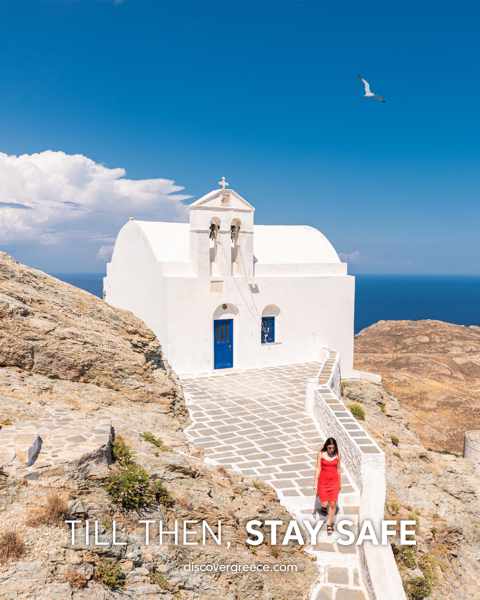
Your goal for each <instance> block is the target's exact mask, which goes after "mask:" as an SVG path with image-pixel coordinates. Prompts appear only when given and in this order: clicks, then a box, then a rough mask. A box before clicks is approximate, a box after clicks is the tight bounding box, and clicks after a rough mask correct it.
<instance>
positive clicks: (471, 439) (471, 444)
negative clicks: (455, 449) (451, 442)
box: [463, 431, 480, 474]
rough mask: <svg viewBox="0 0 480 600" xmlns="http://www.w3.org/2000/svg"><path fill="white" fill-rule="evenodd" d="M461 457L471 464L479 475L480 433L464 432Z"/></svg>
mask: <svg viewBox="0 0 480 600" xmlns="http://www.w3.org/2000/svg"><path fill="white" fill-rule="evenodd" d="M463 456H464V457H465V458H468V460H469V461H470V462H471V463H472V464H473V466H474V467H475V470H476V471H477V473H479V474H480V431H466V432H465V437H464V441H463Z"/></svg>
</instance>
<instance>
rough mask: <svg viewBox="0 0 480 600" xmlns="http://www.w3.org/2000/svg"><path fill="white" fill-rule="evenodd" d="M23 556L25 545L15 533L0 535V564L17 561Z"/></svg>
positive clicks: (9, 532) (7, 532)
mask: <svg viewBox="0 0 480 600" xmlns="http://www.w3.org/2000/svg"><path fill="white" fill-rule="evenodd" d="M24 554H25V544H24V543H23V540H22V538H21V537H20V535H19V534H18V533H17V532H16V531H5V532H4V533H2V534H1V535H0V564H3V563H7V562H9V561H11V560H18V559H19V558H21V557H22V556H23V555H24Z"/></svg>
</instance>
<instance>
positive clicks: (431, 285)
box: [54, 273, 480, 333]
mask: <svg viewBox="0 0 480 600" xmlns="http://www.w3.org/2000/svg"><path fill="white" fill-rule="evenodd" d="M54 275H55V277H58V279H62V280H63V281H66V282H67V283H70V284H72V285H75V286H77V287H79V288H82V289H84V290H87V291H88V292H90V293H92V294H95V296H98V297H99V298H101V297H102V278H103V275H102V274H101V273H80V274H79V273H75V274H72V273H70V274H68V273H56V274H54ZM355 278H356V286H355V296H356V298H355V333H358V332H359V331H361V330H362V329H364V328H365V327H368V326H369V325H372V324H373V323H376V322H377V321H380V320H398V319H413V320H416V319H438V320H440V321H448V322H450V323H458V324H460V325H480V277H478V276H460V275H428V276H426V275H356V276H355Z"/></svg>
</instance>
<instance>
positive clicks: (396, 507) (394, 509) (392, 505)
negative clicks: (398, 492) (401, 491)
mask: <svg viewBox="0 0 480 600" xmlns="http://www.w3.org/2000/svg"><path fill="white" fill-rule="evenodd" d="M387 507H388V512H389V513H390V514H391V515H398V513H399V512H400V504H399V503H398V502H397V501H396V500H392V501H391V502H389V503H388V505H387Z"/></svg>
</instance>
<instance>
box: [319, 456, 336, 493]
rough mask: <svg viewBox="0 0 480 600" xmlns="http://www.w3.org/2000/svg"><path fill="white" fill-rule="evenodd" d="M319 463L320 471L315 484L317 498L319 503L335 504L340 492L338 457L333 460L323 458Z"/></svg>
mask: <svg viewBox="0 0 480 600" xmlns="http://www.w3.org/2000/svg"><path fill="white" fill-rule="evenodd" d="M320 461H321V463H320V464H321V467H322V469H321V471H320V475H319V477H318V482H317V496H318V497H319V498H320V502H327V501H328V502H337V500H338V494H339V492H340V477H339V474H338V468H337V466H338V456H336V457H335V458H334V459H333V460H327V459H326V458H323V456H322V457H321V459H320Z"/></svg>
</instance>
